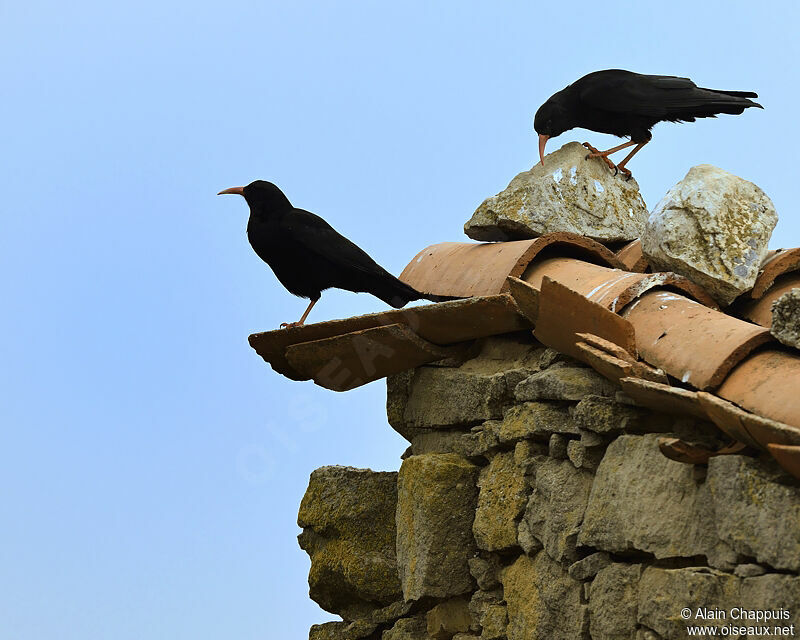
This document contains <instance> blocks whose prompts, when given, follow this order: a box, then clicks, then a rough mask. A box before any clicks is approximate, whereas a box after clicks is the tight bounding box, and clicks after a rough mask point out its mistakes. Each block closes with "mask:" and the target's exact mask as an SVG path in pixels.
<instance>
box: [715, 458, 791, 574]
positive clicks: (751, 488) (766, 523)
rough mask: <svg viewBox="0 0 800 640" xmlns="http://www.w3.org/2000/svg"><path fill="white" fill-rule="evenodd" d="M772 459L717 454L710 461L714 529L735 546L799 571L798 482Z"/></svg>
mask: <svg viewBox="0 0 800 640" xmlns="http://www.w3.org/2000/svg"><path fill="white" fill-rule="evenodd" d="M786 480H788V478H787V476H786V475H785V473H784V472H783V471H782V470H781V469H780V468H779V467H778V466H777V465H776V464H774V462H771V461H770V462H766V461H761V460H758V459H755V458H750V457H748V456H717V457H714V458H711V460H709V463H708V479H707V483H708V485H709V486H710V487H711V495H712V496H713V500H714V505H713V508H714V513H715V514H716V517H715V519H714V522H715V524H716V529H717V533H718V534H719V537H720V538H721V539H722V540H724V541H725V542H727V543H728V544H729V545H730V546H731V547H732V548H733V549H734V550H736V551H737V552H738V553H741V554H743V555H746V556H750V557H753V558H755V559H756V560H758V562H760V563H764V564H767V565H769V566H771V567H775V568H776V569H788V570H790V571H800V488H798V486H797V484H796V483H794V482H791V483H790V484H783V482H784V481H786Z"/></svg>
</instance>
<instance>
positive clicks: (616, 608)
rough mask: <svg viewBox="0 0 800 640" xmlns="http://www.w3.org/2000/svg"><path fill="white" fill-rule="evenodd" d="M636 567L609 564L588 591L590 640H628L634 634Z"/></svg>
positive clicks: (636, 612)
mask: <svg viewBox="0 0 800 640" xmlns="http://www.w3.org/2000/svg"><path fill="white" fill-rule="evenodd" d="M641 572H642V567H641V565H638V564H619V563H615V564H609V565H608V566H606V567H604V568H602V569H600V571H599V572H598V574H597V576H596V577H595V579H594V580H593V581H592V583H591V587H590V588H589V632H590V633H591V636H592V640H630V638H632V637H633V636H634V634H635V633H636V623H637V617H638V605H639V576H640V575H641Z"/></svg>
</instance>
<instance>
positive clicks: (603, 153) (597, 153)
mask: <svg viewBox="0 0 800 640" xmlns="http://www.w3.org/2000/svg"><path fill="white" fill-rule="evenodd" d="M583 146H584V147H586V148H587V149H588V150H589V151H590V152H591V153H587V154H586V159H587V160H588V159H589V158H602V159H603V162H605V163H606V164H607V165H608V168H609V169H614V171H616V170H617V165H615V164H614V163H613V162H612V161H611V160H609V159H608V154H609V152H608V151H598V150H597V149H595V148H594V147H593V146H592V145H590V144H589V143H588V142H584V143H583ZM614 175H616V173H615V174H614Z"/></svg>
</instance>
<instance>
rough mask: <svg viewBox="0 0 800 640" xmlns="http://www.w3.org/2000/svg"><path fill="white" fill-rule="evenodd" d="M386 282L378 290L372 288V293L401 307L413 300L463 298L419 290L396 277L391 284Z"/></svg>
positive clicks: (445, 300)
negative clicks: (388, 284)
mask: <svg viewBox="0 0 800 640" xmlns="http://www.w3.org/2000/svg"><path fill="white" fill-rule="evenodd" d="M386 284H387V283H386V282H385V281H384V282H383V283H382V285H383V286H381V287H380V288H379V289H377V290H372V291H370V293H372V294H373V295H375V296H377V297H378V298H380V299H381V300H383V301H384V302H385V303H386V304H388V305H390V306H392V307H394V308H395V309H399V308H400V307H404V306H406V305H407V304H408V303H409V302H412V301H413V300H430V301H431V302H447V301H448V300H461V297H459V296H443V295H437V294H434V293H423V292H421V291H417V290H416V289H415V288H414V287H412V286H411V285H408V284H406V283H405V282H403V281H402V280H399V279H397V278H394V279H393V281H391V284H390V286H386Z"/></svg>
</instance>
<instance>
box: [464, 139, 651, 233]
mask: <svg viewBox="0 0 800 640" xmlns="http://www.w3.org/2000/svg"><path fill="white" fill-rule="evenodd" d="M587 153H588V151H587V150H586V148H585V147H584V146H583V145H581V144H580V143H578V142H569V143H567V144H565V145H564V146H563V147H561V148H560V149H559V150H558V151H555V152H553V153H551V154H549V155H547V156H545V159H544V166H542V165H541V164H540V163H538V162H537V163H536V164H535V165H534V167H533V168H532V169H531V170H530V171H523V172H522V173H520V174H519V175H517V176H516V177H515V178H514V179H513V180H512V181H511V183H510V184H509V185H508V187H506V189H505V190H504V191H501V192H500V193H498V194H497V195H496V196H492V197H491V198H487V199H486V200H484V201H483V203H482V204H481V206H479V207H478V209H477V210H476V211H475V213H474V214H472V218H470V219H469V221H468V222H467V223H466V224H465V225H464V233H466V234H467V235H468V236H469V237H470V238H472V239H474V240H516V239H520V238H533V237H536V236H541V235H544V234H546V233H553V232H556V231H569V232H571V233H578V234H580V235H583V236H587V237H589V238H593V239H595V240H600V241H609V242H613V241H618V240H634V239H635V238H638V237H639V236H640V235H641V231H642V229H643V227H644V224H645V222H646V220H647V205H645V203H644V200H643V199H642V196H641V195H640V194H639V185H638V184H637V183H636V180H634V179H630V180H625V178H624V177H623V176H621V175H617V176H615V175H614V173H613V172H612V171H611V170H609V168H608V167H607V166H606V164H605V163H604V162H603V161H602V160H600V159H599V158H592V159H589V160H587V159H586V154H587Z"/></svg>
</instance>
